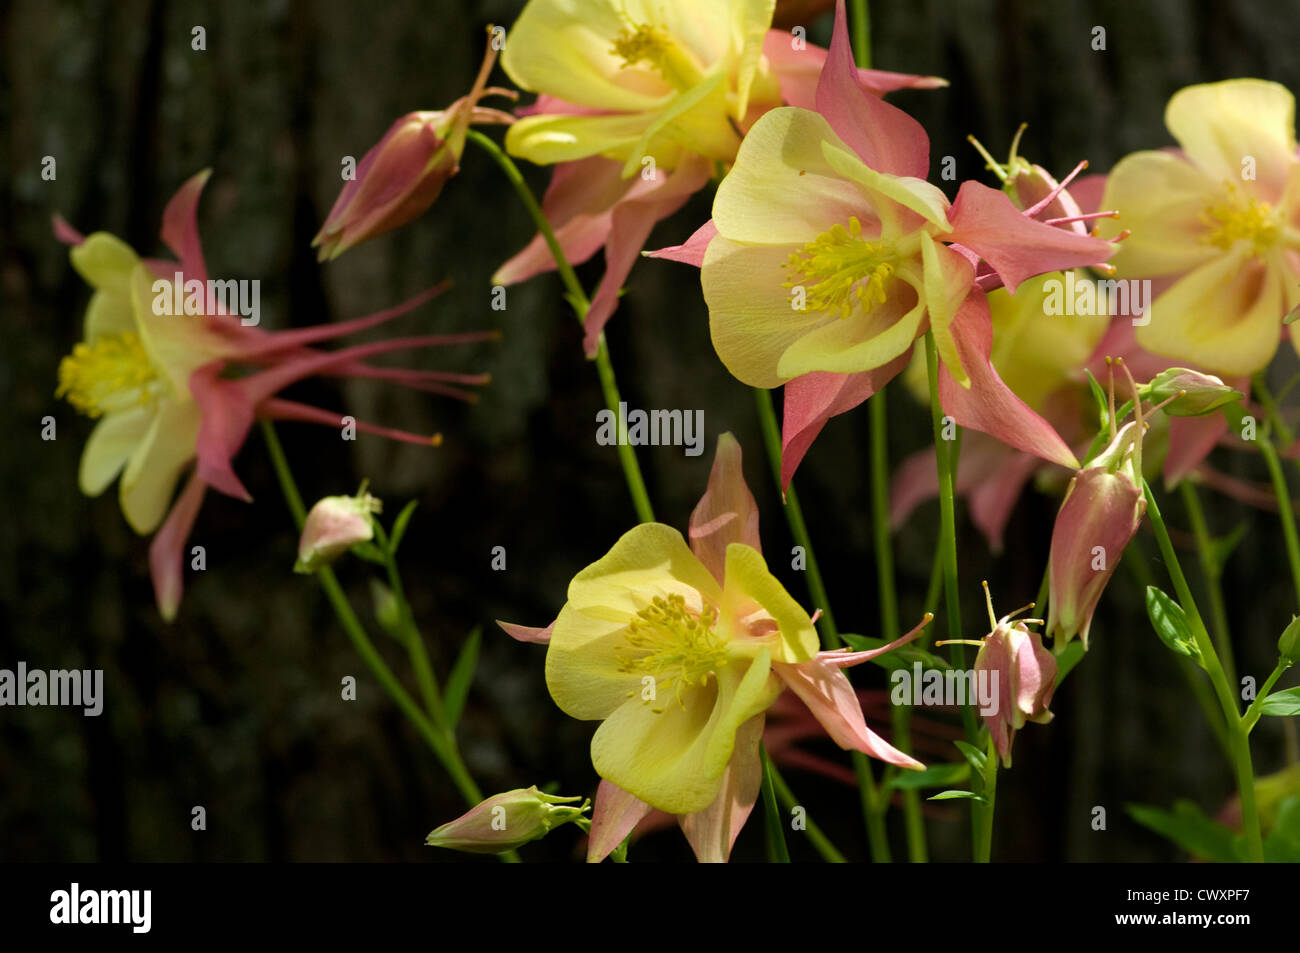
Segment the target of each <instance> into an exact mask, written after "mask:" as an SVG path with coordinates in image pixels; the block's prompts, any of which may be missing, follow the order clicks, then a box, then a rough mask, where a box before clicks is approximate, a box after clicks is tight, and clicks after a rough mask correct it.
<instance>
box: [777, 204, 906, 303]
mask: <svg viewBox="0 0 1300 953" xmlns="http://www.w3.org/2000/svg"><path fill="white" fill-rule="evenodd" d="M895 260H896V255H895V251H894V247H893V245H892V244H891V243H890V242H888V241H883V240H873V239H870V238H864V237H862V223H861V222H860V221H858V218H857V216H850V217H849V227H848V228H847V229H846V228H845V227H844V226H843V225H839V224H836V225H833V226H831V228H830V230H829V231H826V232H822V234H820V235H818V236H817V237H816V238H815V239H813V240H812V241H811V242H809V243H808V244H806V245H804V247H803V248H801V249H799V251H797V252H794V253H792V254H791V255H790V257H789V259H788V260H787V261H786V262H785V264H784V265H783V266H782V267H783V268H785V269H787V271H788V272H789V274H790V277H789V278H788V279H787V280H786V281H784V282H782V285H781V286H782V287H783V288H796V287H801V288H803V289H804V291H805V294H806V299H805V302H804V306H805V308H806V309H807V310H810V311H824V312H826V313H827V314H832V315H835V316H837V317H840V318H847V317H848V316H849V315H850V314H852V313H853V310H854V304H855V302H856V303H860V304H861V305H863V306H864V307H865V308H866V310H867V311H871V310H872V309H873V308H875V307H876V306H877V305H881V304H884V303H885V302H886V301H887V300H888V298H889V291H888V282H889V280H890V279H891V278H893V276H894V270H895V268H894V262H895Z"/></svg>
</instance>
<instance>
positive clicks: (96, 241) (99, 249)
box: [68, 232, 140, 299]
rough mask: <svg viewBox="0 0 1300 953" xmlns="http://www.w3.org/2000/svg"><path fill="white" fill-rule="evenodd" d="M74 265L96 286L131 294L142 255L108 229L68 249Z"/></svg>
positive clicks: (101, 288) (126, 294)
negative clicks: (136, 269) (134, 273)
mask: <svg viewBox="0 0 1300 953" xmlns="http://www.w3.org/2000/svg"><path fill="white" fill-rule="evenodd" d="M68 257H69V258H71V259H72V267H73V268H75V269H76V270H77V274H79V275H81V277H82V278H85V279H86V281H87V282H88V283H89V284H90V285H92V286H93V287H95V288H97V289H99V290H101V291H107V292H109V293H111V294H114V295H117V296H119V297H121V298H128V299H129V298H130V296H131V292H130V281H131V272H132V271H134V270H135V266H136V265H138V264H139V263H140V258H139V256H138V255H136V253H135V252H134V251H132V250H131V246H130V245H128V244H127V243H126V242H124V241H122V240H121V239H120V238H118V237H116V236H114V235H110V234H109V233H108V232H95V233H94V234H93V235H88V236H87V237H86V240H85V241H84V242H82V243H81V244H80V245H77V246H75V247H73V248H72V249H71V251H69V252H68Z"/></svg>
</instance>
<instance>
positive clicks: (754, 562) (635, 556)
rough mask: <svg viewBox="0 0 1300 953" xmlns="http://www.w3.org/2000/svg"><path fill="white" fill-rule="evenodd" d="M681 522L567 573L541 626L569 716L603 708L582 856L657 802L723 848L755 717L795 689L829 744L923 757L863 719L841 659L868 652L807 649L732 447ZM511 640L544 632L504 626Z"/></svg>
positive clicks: (747, 794)
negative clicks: (768, 561)
mask: <svg viewBox="0 0 1300 953" xmlns="http://www.w3.org/2000/svg"><path fill="white" fill-rule="evenodd" d="M690 537H691V542H690V545H689V547H688V546H687V544H686V541H685V540H683V539H682V537H681V534H679V533H678V532H677V531H676V530H674V529H672V528H671V527H668V526H664V525H661V524H659V523H643V524H641V525H640V526H637V527H635V528H634V529H632V530H631V531H629V532H628V533H626V534H624V535H623V537H622V538H621V539H620V540H619V541H618V542H617V543H616V544H615V545H614V548H613V549H611V550H610V551H609V553H608V554H606V555H605V556H604V557H603V558H602V559H600V560H598V561H597V562H595V563H593V564H592V565H590V566H588V567H587V568H586V569H584V570H583V571H582V572H580V573H578V575H577V576H575V577H574V579H573V581H572V582H571V583H570V585H569V597H568V601H567V602H566V603H565V605H564V608H563V609H562V610H561V611H560V615H559V617H558V618H557V619H556V620H555V622H554V624H553V625H552V626H551V628H550V637H549V647H548V649H547V653H546V684H547V688H548V689H549V690H550V692H551V697H552V698H554V699H555V702H556V704H558V705H559V706H560V708H562V709H563V710H564V711H565V712H567V713H568V714H570V715H572V716H573V717H575V718H579V719H583V720H588V721H600V722H601V725H600V727H599V728H598V729H597V730H596V735H595V737H594V738H593V739H592V744H591V753H592V762H593V763H594V765H595V767H596V771H597V773H599V774H600V776H601V777H602V778H604V782H603V783H602V785H601V788H600V790H599V791H598V792H597V795H596V805H595V809H594V814H593V817H592V832H591V833H592V837H591V844H590V847H589V850H588V860H592V861H599V860H601V859H603V858H604V857H605V856H606V855H607V854H608V853H609V851H610V850H612V849H613V847H615V846H617V844H618V843H619V841H620V840H621V839H622V838H623V837H624V836H625V835H626V834H627V832H628V831H630V830H631V829H632V827H634V826H635V825H636V824H637V823H638V822H639V821H640V820H641V819H642V818H644V817H645V816H646V815H647V814H649V812H650V811H651V810H652V809H653V808H658V809H660V810H662V811H666V812H668V813H670V814H675V815H678V818H679V822H680V824H681V826H682V829H683V831H684V832H685V834H686V836H687V838H688V840H689V841H690V843H691V846H692V848H693V849H694V851H695V854H696V856H697V857H698V858H699V859H700V860H702V861H722V860H725V859H726V858H727V856H728V855H729V853H730V850H731V845H732V843H733V842H734V840H735V837H736V834H737V833H739V831H740V828H741V826H742V825H743V824H744V822H745V819H746V818H747V817H748V815H749V812H750V810H751V809H752V808H753V805H754V802H755V799H756V798H757V796H758V788H759V756H758V745H759V740H760V739H761V737H762V733H763V721H764V714H765V712H766V711H767V709H768V708H769V707H770V706H771V705H772V703H773V702H774V701H775V700H776V698H777V697H778V696H779V695H780V694H781V693H782V691H784V690H785V689H786V688H789V689H791V690H793V691H794V692H795V693H796V694H797V695H798V696H799V697H800V699H802V700H803V702H804V703H805V704H806V705H807V706H808V708H809V709H810V710H811V711H812V713H813V715H814V716H815V717H816V718H817V720H818V721H820V722H821V724H822V726H823V727H824V728H825V729H826V731H827V733H828V734H829V735H830V736H831V738H832V739H834V740H835V742H836V743H837V744H839V745H840V747H842V748H845V749H855V750H858V751H864V752H866V753H867V754H870V755H873V756H874V757H877V758H880V759H882V760H885V761H888V762H890V763H892V764H897V765H900V766H902V767H906V768H914V769H915V768H920V767H922V765H921V764H920V762H918V761H916V760H915V759H913V758H911V757H910V756H908V755H906V754H904V753H903V752H901V751H898V750H897V749H895V748H894V747H892V746H891V745H889V744H888V743H886V742H885V741H883V740H882V739H881V738H879V737H878V736H877V735H876V734H875V733H874V732H872V731H871V730H870V729H869V728H868V727H867V725H866V721H865V719H864V717H863V714H862V708H861V705H860V704H859V702H858V699H857V696H856V695H855V694H854V691H853V687H852V685H851V684H850V683H849V680H848V678H847V677H846V676H845V674H844V672H843V671H842V669H844V668H846V667H848V666H851V665H856V664H859V663H861V662H865V661H867V660H869V659H872V658H875V657H876V656H878V655H880V654H883V653H884V652H887V651H889V650H891V649H893V648H895V647H897V646H899V645H902V644H904V643H905V642H907V641H909V640H911V639H913V638H915V637H916V636H917V635H919V634H920V632H921V630H922V628H923V627H924V625H925V624H926V622H928V621H929V619H928V617H927V619H926V620H925V621H924V622H922V623H921V625H920V626H917V628H915V629H913V630H912V631H911V632H909V633H908V634H907V635H905V636H903V637H902V638H901V639H898V640H897V641H895V642H892V643H890V644H889V645H887V646H885V647H883V648H881V649H876V650H872V651H870V652H847V651H844V650H838V651H833V652H818V651H817V635H816V632H815V630H814V628H813V620H812V618H810V617H809V615H808V614H807V613H806V612H804V610H803V609H801V608H800V607H799V605H798V604H797V603H796V602H795V601H794V599H792V598H791V597H790V595H789V594H788V593H787V592H786V591H785V589H784V588H783V587H782V586H781V584H780V583H779V582H778V581H777V580H776V579H775V577H773V576H772V575H771V573H769V572H768V570H767V567H766V565H765V563H764V561H763V557H762V554H761V551H760V549H759V540H758V511H757V507H756V505H755V503H754V498H753V496H752V494H750V492H749V488H748V487H747V486H746V485H745V482H744V477H743V473H742V468H741V453H740V447H739V445H738V444H737V443H736V442H735V440H734V439H733V438H732V437H731V435H730V434H723V435H722V437H721V438H719V441H718V452H717V456H716V457H715V459H714V463H713V470H712V472H711V474H710V477H709V488H708V491H707V492H706V493H705V495H704V497H703V498H702V499H701V500H700V503H699V505H698V506H697V507H696V509H695V512H694V513H692V515H691V530H690ZM506 629H507V631H508V632H509V633H510V634H511V635H513V636H514V637H516V638H521V639H524V640H527V641H546V640H547V639H546V630H534V629H525V628H522V627H515V626H507V627H506Z"/></svg>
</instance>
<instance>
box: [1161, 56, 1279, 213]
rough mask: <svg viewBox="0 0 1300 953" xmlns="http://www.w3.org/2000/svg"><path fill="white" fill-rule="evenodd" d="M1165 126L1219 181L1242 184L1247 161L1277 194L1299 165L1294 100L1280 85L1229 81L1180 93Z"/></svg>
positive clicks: (1174, 98)
mask: <svg viewBox="0 0 1300 953" xmlns="http://www.w3.org/2000/svg"><path fill="white" fill-rule="evenodd" d="M1165 125H1166V126H1168V127H1169V131H1170V132H1171V133H1172V134H1173V137H1174V138H1175V139H1177V140H1178V143H1179V145H1181V146H1182V147H1183V150H1184V151H1185V152H1186V153H1187V155H1188V156H1189V157H1190V158H1191V160H1192V161H1193V162H1195V163H1196V164H1197V165H1199V166H1201V168H1203V169H1204V170H1205V171H1206V172H1207V173H1208V174H1209V175H1211V176H1212V177H1214V178H1215V179H1219V180H1227V181H1230V182H1241V181H1242V180H1243V175H1242V172H1243V169H1245V168H1247V162H1246V160H1247V158H1250V159H1253V162H1254V169H1255V180H1256V181H1257V182H1258V183H1259V184H1260V186H1261V187H1263V188H1265V189H1267V190H1270V191H1271V192H1272V193H1273V194H1274V195H1276V194H1277V192H1278V191H1280V189H1281V187H1282V184H1283V183H1284V182H1285V181H1286V175H1287V171H1288V170H1289V168H1290V167H1291V166H1292V165H1294V164H1295V163H1296V154H1295V152H1296V141H1295V97H1294V96H1292V95H1291V92H1290V91H1289V90H1288V89H1287V88H1286V87H1285V86H1282V85H1280V84H1278V83H1270V82H1266V81H1264V80H1262V79H1230V80H1226V81H1224V82H1221V83H1204V84H1202V85H1199V86H1188V87H1187V88H1185V89H1180V90H1179V91H1178V92H1176V93H1174V95H1173V96H1172V97H1171V98H1170V100H1169V105H1168V106H1167V107H1166V108H1165Z"/></svg>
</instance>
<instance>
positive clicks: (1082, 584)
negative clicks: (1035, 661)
mask: <svg viewBox="0 0 1300 953" xmlns="http://www.w3.org/2000/svg"><path fill="white" fill-rule="evenodd" d="M1121 436H1123V434H1121ZM1117 439H1118V438H1117ZM1102 456H1105V454H1103V455H1102ZM1099 459H1100V457H1099ZM1145 512H1146V500H1145V498H1143V496H1142V489H1141V487H1140V486H1139V485H1138V483H1137V482H1136V481H1135V479H1134V476H1133V474H1132V472H1130V468H1129V467H1126V466H1119V467H1117V468H1116V469H1114V470H1112V469H1110V467H1108V466H1105V465H1102V466H1091V465H1090V466H1088V467H1085V468H1084V469H1082V470H1080V471H1079V472H1078V473H1077V474H1075V477H1074V479H1073V480H1072V481H1071V482H1070V488H1069V489H1068V490H1067V491H1066V494H1065V502H1064V503H1062V504H1061V510H1060V512H1059V513H1057V515H1056V526H1055V527H1054V528H1053V530H1052V556H1051V559H1052V565H1051V597H1050V602H1049V609H1048V617H1047V619H1048V621H1047V632H1048V634H1049V635H1050V636H1052V638H1053V639H1055V640H1056V643H1057V647H1058V650H1059V648H1060V646H1063V645H1065V644H1066V643H1068V642H1069V641H1070V639H1072V638H1074V637H1075V636H1076V635H1078V636H1079V637H1080V638H1082V639H1083V646H1084V648H1087V647H1088V627H1089V626H1090V625H1091V624H1092V614H1093V612H1094V611H1095V610H1096V608H1097V602H1098V600H1099V599H1100V598H1101V593H1102V590H1103V589H1105V588H1106V583H1107V582H1108V581H1109V580H1110V577H1111V574H1112V573H1114V571H1115V567H1116V566H1118V565H1119V560H1120V556H1121V555H1122V554H1123V552H1124V547H1125V546H1127V545H1128V544H1129V540H1131V539H1132V538H1133V535H1134V534H1135V533H1136V532H1137V529H1138V525H1139V524H1140V523H1141V522H1142V514H1143V513H1145Z"/></svg>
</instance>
